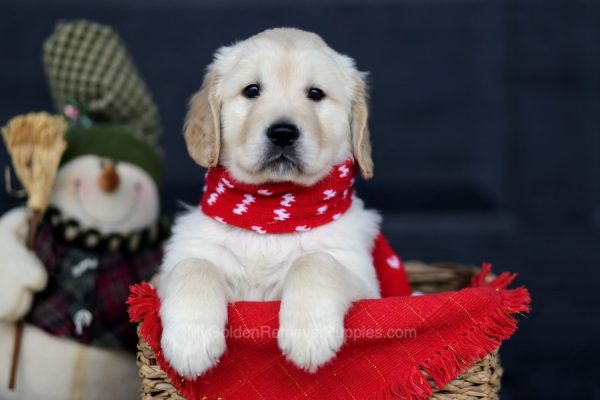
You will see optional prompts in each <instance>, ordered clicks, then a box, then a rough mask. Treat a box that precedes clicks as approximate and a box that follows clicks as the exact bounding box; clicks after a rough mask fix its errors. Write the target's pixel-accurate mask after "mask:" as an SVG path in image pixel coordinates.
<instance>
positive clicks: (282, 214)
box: [273, 208, 290, 221]
mask: <svg viewBox="0 0 600 400" xmlns="http://www.w3.org/2000/svg"><path fill="white" fill-rule="evenodd" d="M273 212H274V213H275V215H276V217H275V218H274V219H276V220H277V221H285V220H286V219H289V218H290V213H289V212H287V210H286V209H285V208H278V209H276V210H273Z"/></svg>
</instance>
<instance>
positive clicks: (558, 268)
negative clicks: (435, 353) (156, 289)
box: [0, 0, 600, 399]
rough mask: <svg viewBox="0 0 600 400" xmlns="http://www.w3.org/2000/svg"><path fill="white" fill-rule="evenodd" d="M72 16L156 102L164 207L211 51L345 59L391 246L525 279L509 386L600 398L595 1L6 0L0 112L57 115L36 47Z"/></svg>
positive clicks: (372, 197)
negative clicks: (364, 75)
mask: <svg viewBox="0 0 600 400" xmlns="http://www.w3.org/2000/svg"><path fill="white" fill-rule="evenodd" d="M79 17H85V18H89V19H93V20H96V21H99V22H103V23H109V24H111V25H114V26H115V27H116V29H117V30H118V31H119V33H120V34H121V35H122V37H123V38H124V40H125V42H126V43H127V45H128V46H129V48H130V50H131V52H132V53H133V56H134V59H135V61H136V62H137V65H138V67H139V69H140V71H141V72H142V74H143V76H144V77H145V79H146V80H147V82H148V84H149V86H150V88H151V90H152V92H153V94H154V96H155V98H156V101H157V103H158V106H159V109H160V111H161V114H162V119H163V127H164V135H163V136H162V138H161V145H162V146H163V148H164V151H165V154H166V161H167V180H166V185H165V187H164V200H163V204H164V208H165V210H166V211H167V212H169V213H173V212H174V211H175V210H176V209H177V208H178V205H177V201H178V200H184V201H187V202H195V201H197V199H198V196H199V194H200V189H201V186H202V184H201V179H202V171H201V170H200V169H199V168H198V167H197V166H195V165H194V163H193V162H192V161H191V160H190V159H189V158H188V157H187V156H186V152H185V147H184V143H183V140H182V138H181V134H180V132H181V125H182V121H183V117H184V113H185V108H186V102H187V99H188V98H189V96H190V95H191V94H192V92H194V91H195V90H196V89H197V88H198V87H199V85H200V83H201V80H202V75H203V69H204V67H205V65H206V64H207V63H209V61H210V60H211V54H212V52H213V51H214V50H215V49H216V48H217V47H219V46H220V45H223V44H228V43H231V42H233V41H234V40H236V39H241V38H245V37H247V36H249V35H251V34H253V33H256V32H258V31H260V30H262V29H265V28H268V27H276V26H296V27H300V28H304V29H307V30H312V31H315V32H317V33H319V34H321V35H322V36H323V37H324V38H325V39H326V40H327V41H328V42H329V43H330V44H331V45H332V47H334V48H335V49H337V50H339V51H341V52H344V53H347V54H349V55H351V56H352V57H354V58H355V59H356V60H357V63H358V65H359V67H360V69H362V70H367V71H370V72H371V84H372V91H371V95H372V96H371V97H372V101H371V105H372V109H371V111H372V114H371V115H372V118H371V131H372V133H373V142H374V149H375V150H374V156H375V163H376V175H375V179H374V180H373V181H371V182H369V183H365V182H360V183H359V190H360V194H361V195H362V197H364V198H365V199H366V200H367V203H368V204H369V205H370V206H372V207H376V208H378V209H380V210H382V212H383V213H384V215H385V222H384V230H385V233H386V234H387V235H388V236H389V238H390V240H391V242H392V243H393V245H394V247H395V248H396V249H397V250H398V251H399V252H400V253H401V254H402V255H403V257H404V258H405V259H422V260H426V261H439V260H452V261H458V262H465V263H475V264H478V263H480V262H481V261H483V260H487V261H491V262H493V263H494V265H495V266H496V268H497V269H498V270H512V271H517V272H519V273H520V282H522V283H524V284H526V285H527V286H528V287H529V288H530V290H531V292H532V294H533V298H534V311H533V313H532V314H531V317H530V318H529V319H527V320H524V321H522V323H521V325H520V330H519V332H518V333H517V334H516V335H515V336H514V338H512V339H511V340H510V341H508V342H507V343H506V344H505V346H504V348H503V351H502V357H503V362H504V365H505V367H506V374H505V379H504V390H503V398H505V399H538V398H539V399H541V398H544V399H579V398H586V399H590V398H600V386H599V383H598V382H599V380H598V375H599V373H600V368H599V367H598V364H597V362H598V361H597V360H598V359H600V350H599V347H600V340H599V339H598V335H599V333H600V329H599V328H600V319H599V318H598V315H599V313H598V307H599V306H600V301H599V299H600V297H599V295H598V292H599V287H600V282H599V281H600V2H597V1H593V0H590V1H589V2H588V1H573V0H570V1H567V0H565V1H550V0H547V1H524V0H523V1H516V0H445V1H443V0H440V1H433V0H427V1H414V0H404V1H403V0H397V1H394V0H388V1H385V0H377V1H370V2H369V1H366V0H365V1H359V0H356V1H353V2H350V3H346V2H342V1H337V0H327V1H316V0H315V1H310V0H309V1H307V0H303V1H294V2H290V3H286V2H277V1H275V0H273V1H268V0H265V1H257V2H244V1H242V0H227V1H217V0H213V1H208V2H200V1H192V0H173V1H170V2H166V1H164V2H163V1H157V0H146V1H143V0H135V1H117V0H106V1H102V2H101V1H97V2H92V1H76V0H59V1H49V0H47V1H39V2H35V1H32V0H21V1H11V2H6V1H2V2H0V57H1V60H2V61H1V64H0V121H2V123H4V122H5V121H6V120H8V119H9V117H11V116H13V115H14V114H19V113H23V112H27V111H31V110H42V109H43V110H50V109H51V102H50V96H49V93H48V89H47V87H46V83H45V80H44V74H43V70H42V65H41V61H40V49H41V44H42V41H43V40H44V38H45V37H47V36H48V35H49V34H50V32H51V31H52V29H53V25H54V24H55V22H56V21H57V20H59V19H63V18H79ZM0 161H1V164H6V163H8V159H7V158H6V154H5V153H4V152H2V155H1V160H0ZM0 202H1V203H0V206H1V207H2V210H6V209H8V208H9V207H12V206H14V205H15V204H17V203H16V201H15V200H13V199H11V198H10V197H9V196H8V195H5V196H1V197H0Z"/></svg>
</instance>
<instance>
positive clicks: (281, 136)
mask: <svg viewBox="0 0 600 400" xmlns="http://www.w3.org/2000/svg"><path fill="white" fill-rule="evenodd" d="M365 96H366V93H365V83H364V81H363V74H362V73H360V72H358V71H357V70H356V68H355V65H354V61H353V60H352V59H350V58H349V57H346V56H344V55H341V54H339V53H337V52H335V51H334V50H332V49H331V48H329V47H328V46H327V44H326V43H325V42H324V41H323V40H322V39H321V38H320V37H319V36H317V35H315V34H313V33H308V32H303V31H300V30H297V29H272V30H267V31H265V32H262V33H260V34H258V35H256V36H253V37H251V38H249V39H247V40H244V41H242V42H239V43H236V44H234V45H232V46H228V47H223V48H221V49H219V50H218V51H217V53H216V56H215V60H214V62H213V63H212V64H211V65H210V66H209V67H208V72H207V74H206V76H205V79H204V84H203V86H202V88H201V90H200V91H199V92H198V93H196V95H194V97H193V98H192V100H191V103H190V110H189V113H188V116H187V121H186V128H185V137H186V140H187V144H188V150H189V152H190V155H191V156H192V157H193V159H194V160H195V161H196V162H197V163H198V164H200V165H202V166H205V167H210V166H215V165H216V164H217V163H220V164H221V165H223V166H224V167H225V168H226V169H227V170H228V171H229V173H230V174H231V175H232V176H233V177H234V178H235V179H237V180H238V181H241V182H245V183H256V184H258V183H265V182H280V181H292V182H295V183H298V184H302V185H311V184H314V183H316V182H317V181H318V180H320V179H321V178H323V177H324V176H326V175H327V173H328V172H329V171H330V170H331V167H332V166H333V165H334V164H337V163H339V162H341V161H343V160H345V159H347V158H348V157H354V158H355V160H356V161H357V162H358V164H359V166H360V169H361V172H362V174H363V176H364V177H366V178H369V177H371V176H372V173H373V164H372V160H371V155H370V150H371V149H370V140H369V132H368V128H367V107H366V100H365ZM274 130H275V131H277V132H278V136H276V137H274V136H272V135H271V134H270V132H273V131H274ZM281 140H282V141H283V142H279V141H281ZM379 222H380V218H379V216H378V215H377V214H376V213H375V212H373V211H368V210H365V209H364V207H363V203H362V201H361V200H359V199H354V202H353V205H352V207H351V208H350V209H349V210H348V211H347V212H346V213H345V214H343V215H342V216H341V218H339V219H337V220H335V221H333V222H331V223H329V224H326V225H323V226H321V227H319V228H316V229H313V230H311V231H309V232H301V233H293V234H272V235H259V234H256V233H255V232H251V231H247V230H244V229H240V228H236V227H232V226H225V225H223V224H221V223H219V222H217V221H215V220H214V219H212V218H210V217H208V216H206V215H204V214H203V213H202V211H201V210H199V209H193V210H190V211H188V212H187V213H185V214H184V215H182V216H180V217H179V218H178V219H177V221H176V224H175V226H174V229H173V236H172V238H171V240H170V242H169V244H168V246H167V250H166V255H165V259H164V262H163V265H162V269H161V275H160V281H159V294H160V297H161V299H162V307H161V318H162V321H163V324H164V331H163V336H162V347H163V351H164V354H165V356H166V357H167V359H168V360H169V362H170V363H171V365H172V366H173V367H174V368H175V369H176V370H177V371H178V372H179V373H181V374H182V375H184V376H187V377H196V376H198V375H201V374H202V373H203V372H204V371H206V370H207V369H209V368H210V367H212V366H213V365H215V364H216V363H217V362H218V360H219V357H220V356H221V354H222V353H223V352H224V350H225V336H224V328H225V324H226V319H227V303H228V302H232V301H237V300H276V299H281V302H282V303H281V311H280V316H279V317H280V329H279V331H278V333H277V335H278V337H277V338H278V343H279V347H280V348H281V350H282V351H283V353H284V354H285V355H286V356H287V358H288V359H289V360H291V361H292V362H293V363H294V364H296V365H297V366H298V367H300V368H303V369H305V370H308V371H311V372H312V371H315V370H316V369H317V368H318V367H319V366H321V365H322V364H324V363H326V362H327V361H328V360H330V359H331V358H332V357H333V356H334V355H335V353H336V352H337V351H338V349H339V348H340V347H341V345H342V343H343V340H344V332H343V328H344V327H343V322H344V315H345V314H346V311H347V310H348V308H349V307H350V305H351V303H352V301H354V300H357V299H360V298H375V297H379V287H378V283H377V279H376V276H375V270H374V267H373V263H372V259H371V248H372V244H373V240H374V238H375V236H376V234H377V233H378V230H379Z"/></svg>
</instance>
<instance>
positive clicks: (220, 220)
mask: <svg viewBox="0 0 600 400" xmlns="http://www.w3.org/2000/svg"><path fill="white" fill-rule="evenodd" d="M215 219H216V220H217V221H219V222H220V223H222V224H224V225H227V222H225V220H224V219H223V218H221V217H215Z"/></svg>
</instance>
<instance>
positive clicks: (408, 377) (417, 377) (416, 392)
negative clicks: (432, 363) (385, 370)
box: [370, 367, 432, 400]
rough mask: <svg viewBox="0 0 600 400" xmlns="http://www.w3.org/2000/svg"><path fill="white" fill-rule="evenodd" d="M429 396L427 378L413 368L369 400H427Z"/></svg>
mask: <svg viewBox="0 0 600 400" xmlns="http://www.w3.org/2000/svg"><path fill="white" fill-rule="evenodd" d="M431 394H432V392H431V387H430V386H429V382H428V381H427V377H425V375H424V374H423V373H422V372H421V371H419V369H418V368H417V367H414V368H412V369H411V370H409V371H408V372H407V373H406V374H404V375H403V376H401V377H400V378H399V379H397V380H396V381H394V382H393V383H392V384H390V385H388V386H387V387H384V388H383V389H382V390H381V391H379V392H378V393H376V394H375V395H374V396H373V397H371V399H370V400H398V399H405V400H419V399H428V398H429V397H431Z"/></svg>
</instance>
